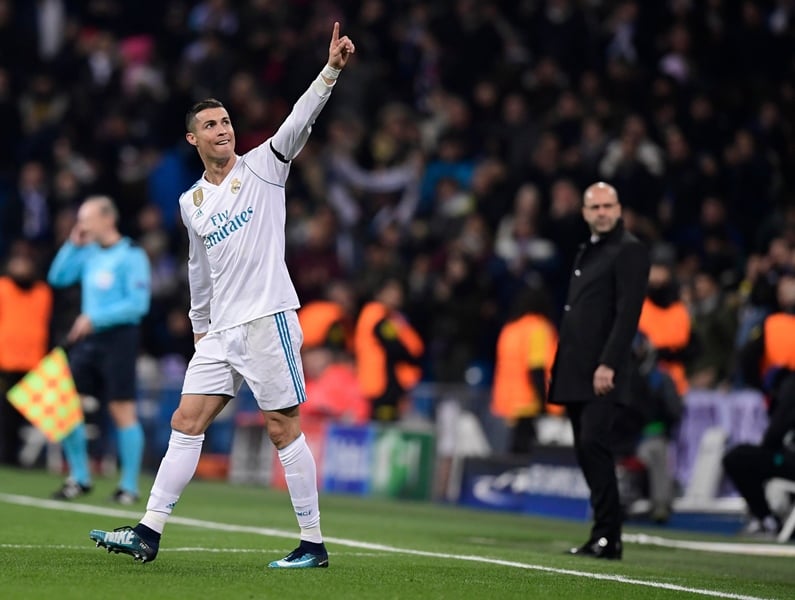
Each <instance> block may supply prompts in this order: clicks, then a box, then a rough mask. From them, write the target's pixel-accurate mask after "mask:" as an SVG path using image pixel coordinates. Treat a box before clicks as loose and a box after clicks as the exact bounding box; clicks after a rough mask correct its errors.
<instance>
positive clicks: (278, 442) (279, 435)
mask: <svg viewBox="0 0 795 600" xmlns="http://www.w3.org/2000/svg"><path fill="white" fill-rule="evenodd" d="M267 426H268V437H269V438H270V440H271V442H272V443H273V445H274V446H276V448H279V449H281V448H285V447H287V446H289V445H290V444H292V443H293V442H294V441H295V440H296V439H297V438H298V436H299V435H301V428H300V426H299V423H298V420H297V419H288V420H274V419H269V420H268V421H267Z"/></svg>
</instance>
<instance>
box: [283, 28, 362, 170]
mask: <svg viewBox="0 0 795 600" xmlns="http://www.w3.org/2000/svg"><path fill="white" fill-rule="evenodd" d="M355 51H356V48H355V46H354V45H353V42H352V41H351V40H350V38H349V37H348V36H347V35H345V36H343V37H340V24H339V23H337V22H335V23H334V29H333V31H332V33H331V42H330V43H329V52H328V63H327V64H326V66H325V67H323V70H322V71H321V72H320V75H318V77H317V79H315V80H314V81H313V82H312V84H311V85H310V86H309V89H308V90H307V91H306V92H304V93H303V95H302V96H301V97H300V98H299V99H298V101H297V102H296V103H295V104H294V105H293V110H292V112H290V114H289V115H288V117H287V118H286V119H285V120H284V123H282V125H281V127H279V130H278V131H277V132H276V134H275V135H274V136H273V137H272V138H271V141H270V147H271V150H273V152H274V154H276V156H277V158H279V160H281V161H283V162H288V161H290V160H292V159H293V158H295V157H296V156H297V155H298V153H299V152H300V151H301V148H303V147H304V144H306V140H307V139H309V134H310V133H311V132H312V125H313V124H314V122H315V120H316V119H317V116H318V115H319V114H320V111H321V110H323V107H324V106H325V105H326V102H327V101H328V98H329V96H330V94H331V88H332V87H334V84H335V83H336V81H337V77H339V74H340V72H341V71H342V69H344V68H345V65H346V64H348V59H349V58H350V56H351V54H353V53H354V52H355Z"/></svg>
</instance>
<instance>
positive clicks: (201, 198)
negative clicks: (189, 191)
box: [193, 188, 204, 206]
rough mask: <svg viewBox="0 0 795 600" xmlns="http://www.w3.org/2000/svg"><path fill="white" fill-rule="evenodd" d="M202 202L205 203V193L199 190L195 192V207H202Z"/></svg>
mask: <svg viewBox="0 0 795 600" xmlns="http://www.w3.org/2000/svg"><path fill="white" fill-rule="evenodd" d="M202 202H204V192H203V191H202V189H201V188H199V189H198V190H195V191H194V192H193V205H194V206H201V205H202Z"/></svg>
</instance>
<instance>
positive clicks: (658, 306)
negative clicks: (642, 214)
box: [638, 257, 693, 396]
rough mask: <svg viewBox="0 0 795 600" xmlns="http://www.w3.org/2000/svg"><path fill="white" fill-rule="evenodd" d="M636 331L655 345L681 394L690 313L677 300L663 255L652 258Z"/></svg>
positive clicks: (685, 384) (684, 382)
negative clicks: (647, 284) (647, 285)
mask: <svg viewBox="0 0 795 600" xmlns="http://www.w3.org/2000/svg"><path fill="white" fill-rule="evenodd" d="M638 331H639V332H640V333H642V334H643V335H644V336H646V338H648V340H649V342H651V345H652V346H654V348H655V350H656V351H657V356H658V359H659V362H658V364H659V367H660V369H662V370H663V372H665V373H667V374H668V375H669V376H670V377H671V379H673V380H674V383H675V384H676V391H677V393H678V394H679V395H680V396H684V395H685V394H686V393H687V390H688V388H689V384H688V381H687V375H686V372H685V360H686V359H687V358H688V356H689V355H690V353H691V352H692V348H693V346H692V341H691V322H690V313H689V312H688V310H687V306H685V303H684V302H682V300H680V299H679V286H678V285H677V284H676V281H675V279H674V273H673V267H672V266H671V264H670V262H668V261H667V260H666V259H664V258H661V257H658V258H657V259H654V258H653V259H652V265H651V268H650V269H649V287H648V290H647V292H646V299H645V300H644V302H643V308H642V310H641V313H640V321H639V322H638Z"/></svg>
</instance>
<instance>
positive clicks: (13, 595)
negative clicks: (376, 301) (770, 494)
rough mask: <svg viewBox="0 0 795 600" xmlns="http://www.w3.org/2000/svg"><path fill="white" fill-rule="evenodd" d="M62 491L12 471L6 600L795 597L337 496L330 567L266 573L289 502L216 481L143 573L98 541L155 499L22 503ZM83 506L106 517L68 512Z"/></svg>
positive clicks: (649, 549)
mask: <svg viewBox="0 0 795 600" xmlns="http://www.w3.org/2000/svg"><path fill="white" fill-rule="evenodd" d="M150 483H151V480H147V481H146V482H145V485H146V486H148V485H150ZM59 484H60V480H59V479H58V478H56V477H54V476H52V475H49V474H46V473H42V472H29V471H17V470H12V469H0V598H3V599H8V600H11V599H25V600H27V599H39V598H42V599H49V598H53V599H58V600H67V599H71V598H75V599H83V598H92V599H93V598H109V599H125V598H136V599H141V598H144V599H146V600H158V599H161V598H162V599H166V598H168V599H181V598H223V599H226V598H245V599H249V598H252V599H253V598H276V599H292V598H296V599H301V600H311V599H323V600H336V599H338V598H339V599H347V598H356V599H359V598H372V599H378V600H389V599H403V598H423V599H426V598H427V599H429V600H433V599H437V598H438V599H462V598H466V599H468V598H478V599H480V598H483V599H491V598H516V599H522V600H532V599H536V598H544V599H547V598H548V599H559V598H561V599H562V598H565V599H567V600H577V599H580V598H582V599H589V600H594V599H602V598H611V599H612V598H616V599H635V598H637V599H644V600H646V599H649V600H656V599H661V600H662V599H668V598H708V597H719V598H720V597H722V598H738V599H739V598H779V599H788V598H795V566H794V565H795V559H793V558H792V557H789V558H780V557H759V556H742V555H730V554H716V553H708V552H696V551H689V550H675V549H669V548H661V547H653V546H640V545H637V544H627V546H626V548H625V559H624V561H622V562H620V563H616V562H602V561H595V560H587V559H579V558H575V557H569V556H565V555H564V554H563V552H564V550H565V549H566V548H568V547H569V546H571V545H574V544H576V543H578V542H580V541H582V540H583V538H584V536H585V535H586V532H587V527H586V525H584V524H582V523H571V522H566V521H559V520H552V519H540V518H531V517H526V516H517V515H506V514H496V513H490V512H479V511H470V510H463V509H459V508H455V507H445V506H439V505H433V504H426V503H415V502H396V501H388V500H376V499H362V498H352V497H345V496H332V495H324V496H323V497H322V501H321V509H322V514H323V517H322V518H323V532H324V534H325V535H326V536H327V537H328V538H329V540H333V541H331V542H329V543H328V549H329V554H330V568H329V569H312V570H305V571H284V570H281V571H279V570H273V569H267V568H266V567H265V565H266V564H267V563H268V562H269V561H270V560H273V559H274V558H279V557H281V556H282V555H284V554H286V553H287V552H289V551H290V550H292V548H293V547H294V546H295V545H296V540H297V528H296V524H295V520H294V517H293V515H292V511H291V509H290V506H289V498H288V497H287V495H286V494H285V493H283V492H279V491H270V490H262V489H259V488H255V487H246V486H232V485H229V484H223V483H215V482H203V481H194V482H193V483H191V485H190V486H189V487H188V489H187V490H186V492H185V494H184V495H183V498H182V500H181V501H180V504H179V506H178V507H177V509H176V512H175V517H179V518H180V519H194V520H195V521H194V522H192V523H190V524H186V523H185V522H180V520H179V519H174V520H173V521H172V522H171V523H170V524H169V526H168V528H167V530H166V535H165V537H164V541H163V543H162V544H161V550H160V554H159V556H158V558H157V560H156V561H155V562H153V563H151V564H145V565H142V564H140V563H135V562H133V560H132V558H130V557H128V556H123V555H113V554H111V555H109V554H107V553H106V552H105V551H104V550H101V549H97V548H95V547H94V545H93V543H92V542H91V541H90V540H89V539H88V532H89V530H90V529H93V528H99V529H105V528H113V527H117V526H120V525H125V524H130V525H132V524H135V522H136V520H137V517H138V516H139V515H140V513H141V511H142V510H143V502H142V503H141V504H140V506H138V507H132V508H126V507H125V508H120V507H118V506H115V505H112V504H110V503H109V502H107V497H108V496H109V495H110V493H111V491H112V490H113V484H114V482H113V481H109V480H99V481H97V482H96V486H95V491H94V493H93V494H92V495H91V496H89V497H88V498H86V499H85V500H81V501H80V502H79V503H63V504H57V503H56V504H55V505H54V506H53V505H52V504H51V503H46V502H44V503H42V502H40V501H38V502H37V501H35V500H33V501H27V500H24V499H22V498H19V496H25V497H30V498H34V499H46V498H48V497H49V494H50V493H51V492H52V491H54V490H55V489H56V488H57V487H58V486H59ZM12 496H15V497H12ZM20 502H26V503H27V504H28V505H23V504H21V503H20ZM31 503H32V505H31ZM82 505H91V506H94V507H96V509H91V510H95V514H90V513H87V512H74V511H72V510H58V508H57V507H58V506H63V508H64V509H69V508H78V509H79V508H80V507H81V506H82ZM111 510H115V511H119V516H109V513H108V511H111ZM232 526H238V529H242V531H228V530H229V529H233V527H232ZM628 531H629V532H638V530H636V529H632V528H628ZM649 533H652V534H654V535H665V536H667V537H671V538H680V539H691V540H692V539H706V540H712V541H720V542H727V541H734V540H733V539H732V538H727V537H722V536H701V535H694V534H689V535H686V534H682V533H681V532H672V531H665V530H661V529H655V530H653V531H651V532H649ZM374 545H377V546H374ZM423 553H425V554H424V555H423ZM665 586H674V588H675V589H666V588H665ZM688 590H689V591H688Z"/></svg>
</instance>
